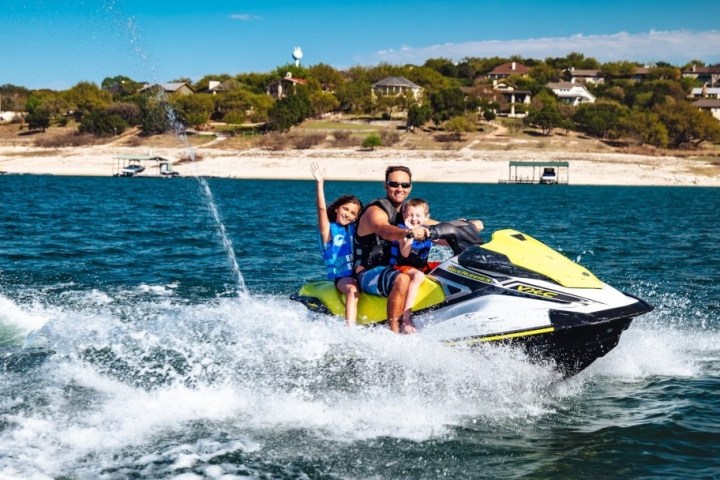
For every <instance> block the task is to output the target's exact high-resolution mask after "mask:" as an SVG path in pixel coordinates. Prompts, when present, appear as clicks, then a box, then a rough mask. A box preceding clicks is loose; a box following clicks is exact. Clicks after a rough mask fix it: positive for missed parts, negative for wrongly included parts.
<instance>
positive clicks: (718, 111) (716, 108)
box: [692, 98, 720, 120]
mask: <svg viewBox="0 0 720 480" xmlns="http://www.w3.org/2000/svg"><path fill="white" fill-rule="evenodd" d="M692 105H693V107H696V108H699V109H700V110H704V111H706V112H710V115H712V116H713V117H715V118H716V119H718V120H720V99H717V98H701V99H700V100H697V101H695V102H693V104H692Z"/></svg>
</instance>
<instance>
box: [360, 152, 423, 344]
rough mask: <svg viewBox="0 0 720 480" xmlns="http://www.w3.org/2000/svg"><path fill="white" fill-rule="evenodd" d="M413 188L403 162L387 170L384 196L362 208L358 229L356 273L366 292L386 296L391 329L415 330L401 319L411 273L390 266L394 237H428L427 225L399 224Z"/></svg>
mask: <svg viewBox="0 0 720 480" xmlns="http://www.w3.org/2000/svg"><path fill="white" fill-rule="evenodd" d="M411 190H412V173H411V172H410V169H409V168H407V167H404V166H392V167H388V168H387V170H385V193H386V196H385V198H381V199H378V200H375V201H373V202H371V203H370V204H369V205H367V206H366V207H365V208H364V209H363V210H362V211H361V212H360V217H359V218H358V226H357V230H356V233H355V273H356V275H357V280H358V283H359V284H360V289H361V290H362V291H363V292H365V293H370V294H372V295H379V296H382V297H387V299H388V302H387V317H388V323H389V325H390V329H391V330H392V331H393V332H396V333H400V332H402V333H413V332H415V326H414V325H413V324H412V321H411V320H409V319H408V320H406V321H404V322H402V325H401V319H402V313H403V309H404V306H405V300H406V297H407V292H408V287H409V286H410V277H409V276H408V274H407V273H402V272H400V271H398V270H395V269H394V268H393V267H392V266H390V250H391V245H392V242H393V241H398V240H402V239H403V238H404V237H405V235H407V234H408V232H411V233H412V235H413V237H414V238H416V239H418V240H424V239H425V238H427V237H428V235H429V232H428V229H427V228H426V227H424V226H417V227H415V228H413V229H412V230H408V229H406V228H400V227H398V226H397V225H398V224H399V223H402V218H401V214H400V208H401V207H402V204H403V202H404V201H405V200H406V199H407V197H408V195H410V191H411Z"/></svg>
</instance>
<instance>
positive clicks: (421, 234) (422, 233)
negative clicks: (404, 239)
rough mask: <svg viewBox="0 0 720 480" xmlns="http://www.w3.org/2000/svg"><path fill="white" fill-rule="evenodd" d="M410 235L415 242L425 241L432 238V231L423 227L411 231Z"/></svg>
mask: <svg viewBox="0 0 720 480" xmlns="http://www.w3.org/2000/svg"><path fill="white" fill-rule="evenodd" d="M410 233H411V234H412V238H414V239H415V240H425V239H426V238H428V237H430V231H429V230H428V229H427V227H423V226H422V225H420V226H418V227H415V228H413V229H412V230H410Z"/></svg>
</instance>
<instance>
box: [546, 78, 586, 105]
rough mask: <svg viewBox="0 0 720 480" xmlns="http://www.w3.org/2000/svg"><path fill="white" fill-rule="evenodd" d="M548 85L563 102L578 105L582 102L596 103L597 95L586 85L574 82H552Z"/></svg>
mask: <svg viewBox="0 0 720 480" xmlns="http://www.w3.org/2000/svg"><path fill="white" fill-rule="evenodd" d="M547 87H548V88H549V89H550V90H552V92H553V93H554V94H555V96H556V97H558V99H560V101H561V102H563V103H567V104H568V105H572V106H573V107H577V106H578V105H580V104H581V103H595V95H593V94H592V93H590V91H588V89H587V87H585V85H581V84H579V83H572V82H550V83H548V84H547Z"/></svg>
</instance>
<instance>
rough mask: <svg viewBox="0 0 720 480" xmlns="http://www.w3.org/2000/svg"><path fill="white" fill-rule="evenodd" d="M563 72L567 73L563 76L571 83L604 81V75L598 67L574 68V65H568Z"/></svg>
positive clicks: (598, 82)
mask: <svg viewBox="0 0 720 480" xmlns="http://www.w3.org/2000/svg"><path fill="white" fill-rule="evenodd" d="M565 73H566V75H567V77H565V78H569V79H570V82H571V83H582V84H585V83H592V84H596V85H597V84H600V83H605V77H604V76H603V74H602V73H601V72H600V70H598V69H579V68H578V69H576V68H575V67H570V68H568V69H567V70H565Z"/></svg>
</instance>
